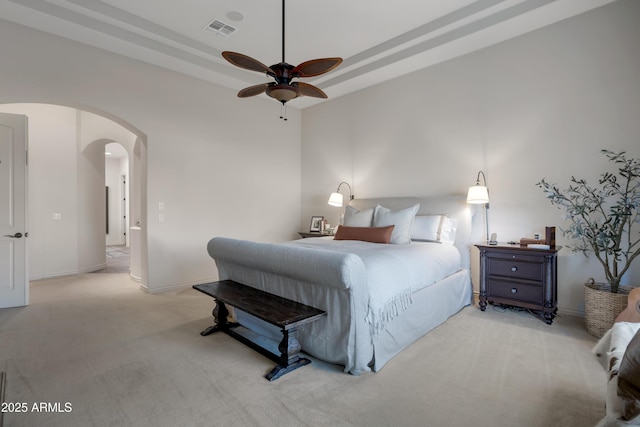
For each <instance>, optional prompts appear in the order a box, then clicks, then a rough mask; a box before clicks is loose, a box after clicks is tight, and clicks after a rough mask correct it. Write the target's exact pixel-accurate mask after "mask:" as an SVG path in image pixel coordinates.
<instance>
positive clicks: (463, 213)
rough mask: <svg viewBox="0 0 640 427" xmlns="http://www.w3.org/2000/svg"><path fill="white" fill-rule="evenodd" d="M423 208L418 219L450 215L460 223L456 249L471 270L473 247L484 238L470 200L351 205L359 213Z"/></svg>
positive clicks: (407, 199)
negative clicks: (374, 209)
mask: <svg viewBox="0 0 640 427" xmlns="http://www.w3.org/2000/svg"><path fill="white" fill-rule="evenodd" d="M417 203H419V204H420V209H419V210H418V215H429V214H436V215H442V214H446V215H447V217H449V218H455V219H456V220H457V223H458V224H457V230H456V240H455V243H454V245H455V246H456V247H457V248H458V250H459V251H460V254H461V256H462V265H463V266H465V267H467V268H470V258H471V256H470V250H471V245H472V244H473V243H475V242H479V241H480V240H481V236H482V221H481V219H480V218H479V217H480V215H476V211H477V209H476V206H477V205H470V204H467V200H466V196H459V195H454V196H451V195H446V196H430V197H382V198H376V199H355V200H352V201H351V203H349V204H350V205H351V206H353V207H354V208H356V209H358V210H364V209H371V208H375V207H376V206H377V205H381V206H384V207H386V208H388V209H391V210H398V209H403V208H408V207H411V206H414V205H415V204H417Z"/></svg>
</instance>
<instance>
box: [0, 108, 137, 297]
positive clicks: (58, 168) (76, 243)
mask: <svg viewBox="0 0 640 427" xmlns="http://www.w3.org/2000/svg"><path fill="white" fill-rule="evenodd" d="M0 111H2V112H7V113H13V114H23V115H26V116H27V117H29V134H30V148H29V157H30V162H29V175H30V178H33V179H30V183H29V203H28V205H29V206H28V211H29V229H30V230H29V231H30V237H29V250H28V258H29V265H30V266H32V271H31V274H30V278H32V279H39V278H47V277H55V276H61V275H68V274H74V273H84V272H89V271H91V270H94V269H96V267H98V266H99V265H98V264H99V263H98V262H97V260H98V259H102V260H104V253H105V252H104V251H105V246H106V245H105V234H104V231H105V220H104V216H105V215H106V211H105V209H104V204H105V202H106V200H105V197H104V192H105V190H104V188H105V181H104V179H105V178H104V162H105V160H104V147H105V145H106V143H108V142H111V141H114V140H118V141H121V140H122V141H125V144H123V145H127V152H128V155H129V159H130V162H129V175H130V183H129V191H130V194H131V198H132V200H133V199H135V200H136V202H135V203H134V204H131V205H130V206H129V207H128V210H129V215H128V216H129V218H130V221H131V224H136V225H137V226H138V234H139V239H138V242H137V244H136V245H135V249H134V250H135V251H136V259H137V260H139V261H138V262H139V268H138V270H139V271H138V277H136V279H137V280H139V281H140V282H141V283H142V284H143V285H144V284H146V282H147V265H146V259H147V248H146V230H145V227H144V223H145V221H144V219H145V218H146V173H147V172H146V171H147V168H146V136H145V135H144V134H143V133H142V132H140V131H139V130H137V129H136V128H134V127H133V126H131V125H130V124H129V123H127V122H126V121H124V120H122V119H119V118H114V117H113V116H110V115H108V114H106V113H104V112H101V111H96V110H94V111H89V109H87V108H86V107H85V108H84V109H82V110H80V109H76V108H74V107H70V106H61V105H52V104H36V103H29V104H2V105H0ZM54 126H57V127H55V129H54ZM52 129H54V130H52ZM43 171H45V172H43ZM47 173H48V175H47ZM101 206H102V208H101ZM98 210H99V211H100V213H99V214H98V215H95V214H96V213H97V211H98ZM101 218H102V219H101ZM98 224H99V225H98ZM98 248H101V249H98ZM132 249H133V248H132ZM99 250H101V251H102V252H101V254H99V253H98V251H99ZM43 260H44V261H43ZM103 262H104V261H103ZM45 264H46V266H44V265H45ZM52 265H53V266H54V267H53V268H51V266H52Z"/></svg>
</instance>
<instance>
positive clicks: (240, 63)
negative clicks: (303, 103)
mask: <svg viewBox="0 0 640 427" xmlns="http://www.w3.org/2000/svg"><path fill="white" fill-rule="evenodd" d="M284 2H285V0H282V62H280V63H278V64H274V65H271V66H270V67H268V66H266V65H264V64H263V63H262V62H260V61H258V60H256V59H253V58H251V57H249V56H247V55H243V54H241V53H236V52H230V51H224V52H222V57H223V58H224V59H226V60H227V61H229V62H230V63H231V64H233V65H235V66H236V67H240V68H244V69H246V70H250V71H257V72H260V73H265V74H266V75H267V76H269V77H273V78H274V79H275V82H272V83H262V84H259V85H254V86H249V87H247V88H244V89H242V90H241V91H240V92H238V97H240V98H248V97H250V96H256V95H260V94H262V93H266V94H267V95H268V96H270V97H271V98H274V99H276V100H278V101H279V102H280V103H281V104H282V108H283V109H284V111H285V114H284V115H282V114H281V115H280V118H281V119H284V120H287V118H286V105H285V104H286V103H287V102H288V101H291V100H292V99H294V98H297V97H299V96H311V97H314V98H327V94H326V93H324V92H323V91H322V90H321V89H319V88H317V87H315V86H313V85H310V84H308V83H303V82H292V80H293V79H295V78H300V77H315V76H319V75H321V74H325V73H328V72H329V71H331V70H333V69H334V68H336V67H337V66H338V65H340V64H341V63H342V58H321V59H312V60H310V61H305V62H303V63H301V64H300V65H298V66H296V67H294V66H293V65H291V64H287V62H286V61H285V59H284V52H285V50H284V40H285V38H284V30H285V12H284V11H285V7H284Z"/></svg>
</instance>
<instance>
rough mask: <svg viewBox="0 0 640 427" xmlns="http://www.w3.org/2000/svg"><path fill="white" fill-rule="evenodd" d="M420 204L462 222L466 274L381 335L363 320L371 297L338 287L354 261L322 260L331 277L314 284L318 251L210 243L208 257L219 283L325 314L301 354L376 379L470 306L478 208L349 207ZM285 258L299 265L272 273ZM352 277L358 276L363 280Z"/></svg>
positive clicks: (309, 330)
mask: <svg viewBox="0 0 640 427" xmlns="http://www.w3.org/2000/svg"><path fill="white" fill-rule="evenodd" d="M416 203H419V204H420V209H419V211H418V215H426V214H447V216H448V217H450V218H455V219H456V220H457V222H458V224H457V232H456V241H455V246H456V247H457V248H458V250H459V251H460V253H461V263H462V267H461V269H460V270H459V271H457V272H456V273H454V274H451V275H449V276H447V277H445V278H444V279H442V280H440V281H438V282H436V283H434V284H432V285H430V286H428V287H426V288H423V289H421V290H420V291H418V292H414V293H413V294H412V295H411V299H412V303H411V304H410V305H409V306H408V307H407V308H406V309H405V310H404V311H402V312H400V313H399V314H398V315H397V316H396V317H395V318H394V319H392V320H391V321H389V322H388V323H387V324H386V325H385V328H384V329H383V330H382V331H378V332H377V333H373V332H372V330H371V325H369V324H368V323H367V322H366V320H365V319H366V313H367V308H368V307H367V304H368V296H367V295H368V294H367V290H366V289H359V286H353V287H350V286H344V285H341V282H340V280H341V279H340V277H341V276H340V275H341V274H342V275H344V271H349V272H351V271H352V270H351V269H350V268H351V267H353V265H354V260H353V258H357V259H358V260H359V258H358V257H356V256H355V255H353V254H351V255H352V257H351V258H349V257H348V256H346V257H345V255H344V254H341V255H337V254H336V255H334V254H332V253H328V254H323V255H322V259H321V262H322V263H324V265H326V271H327V274H326V277H323V278H322V279H315V281H314V282H313V283H311V282H310V281H309V280H308V279H307V275H306V272H307V271H308V269H309V268H310V265H311V264H310V261H309V259H311V258H314V263H315V262H317V261H318V260H317V258H318V255H317V252H318V251H317V250H314V249H306V251H311V252H306V251H302V255H299V254H298V253H297V252H295V253H294V252H293V251H294V250H293V249H291V248H287V247H286V245H284V246H285V247H282V246H283V245H277V244H269V243H255V242H247V241H240V240H235V239H226V238H213V239H211V241H210V242H209V244H208V251H209V254H210V255H211V257H212V258H213V259H215V261H216V265H217V267H218V272H219V276H220V279H221V280H226V279H229V280H234V281H236V282H240V283H243V284H245V285H248V286H252V287H255V288H257V289H260V290H263V291H266V292H269V293H272V294H275V295H279V296H281V297H283V298H288V299H291V300H294V301H297V302H300V303H302V304H307V305H312V306H314V307H317V308H319V309H321V310H325V311H327V316H326V317H325V318H323V319H320V320H318V321H316V322H313V323H312V324H308V325H302V326H301V327H300V328H299V331H298V337H299V341H300V344H301V346H302V351H304V352H306V353H308V354H310V355H312V356H314V357H316V358H318V359H321V360H324V361H327V362H329V363H336V364H341V365H344V370H345V372H349V373H352V374H354V375H358V374H360V373H363V372H368V371H371V370H373V371H378V370H380V369H381V368H382V367H383V366H384V365H385V364H386V363H387V362H388V361H389V360H390V359H391V358H393V357H394V356H395V355H396V354H398V353H399V352H401V351H402V350H403V349H405V348H406V347H407V346H409V345H410V344H411V343H413V342H414V341H416V340H417V339H419V338H420V337H422V336H424V335H425V334H426V333H427V332H429V331H430V330H432V329H433V328H435V327H436V326H438V325H440V324H441V323H443V322H445V321H446V320H447V319H448V318H449V317H451V316H452V315H454V314H456V313H457V312H458V311H460V310H461V309H462V308H463V307H465V306H467V305H469V304H471V303H472V300H473V292H472V286H471V275H470V250H471V246H472V243H473V242H475V241H477V240H479V238H480V234H481V230H482V227H481V226H479V227H478V226H477V225H478V224H477V223H478V222H480V221H479V218H477V217H479V215H475V209H474V207H473V205H468V204H467V203H466V199H465V197H463V196H436V197H424V198H415V197H401V198H395V197H394V198H378V199H357V200H353V201H352V202H351V205H352V206H353V207H355V208H356V209H359V210H362V209H368V208H372V207H375V206H376V205H378V204H380V205H382V206H385V207H387V208H389V209H392V210H397V209H402V208H406V207H410V206H413V205H415V204H416ZM474 230H479V231H480V232H476V231H474ZM325 252H326V251H325ZM283 257H285V258H286V257H293V258H292V259H295V262H291V263H290V265H289V266H288V267H287V268H286V269H283V268H282V267H278V268H274V267H272V266H273V265H278V264H279V263H278V262H277V261H279V260H281V259H282V258H283ZM347 264H348V265H347ZM314 267H317V265H315V264H314ZM355 267H357V265H355ZM345 269H347V270H345ZM356 270H357V268H356ZM323 271H324V270H323ZM336 272H337V273H336ZM349 274H350V275H354V274H355V275H357V274H358V272H357V271H356V272H355V273H349ZM321 281H322V282H324V283H320V282H321ZM318 301H322V302H320V303H319V302H318ZM319 304H320V305H319ZM236 318H237V319H238V321H239V322H240V323H242V324H248V323H250V324H252V327H251V328H252V329H253V330H258V331H260V332H261V333H263V334H265V335H266V336H272V337H274V338H275V337H276V336H277V333H278V332H279V331H274V330H273V329H272V327H271V325H268V324H265V322H263V321H261V320H260V319H257V318H253V317H252V316H250V315H248V314H246V313H242V312H237V313H236Z"/></svg>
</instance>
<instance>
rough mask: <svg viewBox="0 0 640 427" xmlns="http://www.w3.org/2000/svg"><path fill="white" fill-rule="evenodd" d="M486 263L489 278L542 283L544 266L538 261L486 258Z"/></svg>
mask: <svg viewBox="0 0 640 427" xmlns="http://www.w3.org/2000/svg"><path fill="white" fill-rule="evenodd" d="M487 261H488V262H487V274H488V275H489V276H505V277H513V278H517V279H527V280H533V281H536V282H542V281H544V264H543V263H542V262H540V260H539V259H538V260H536V261H537V262H536V261H527V260H522V259H507V258H492V257H490V258H489V257H488V259H487Z"/></svg>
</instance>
